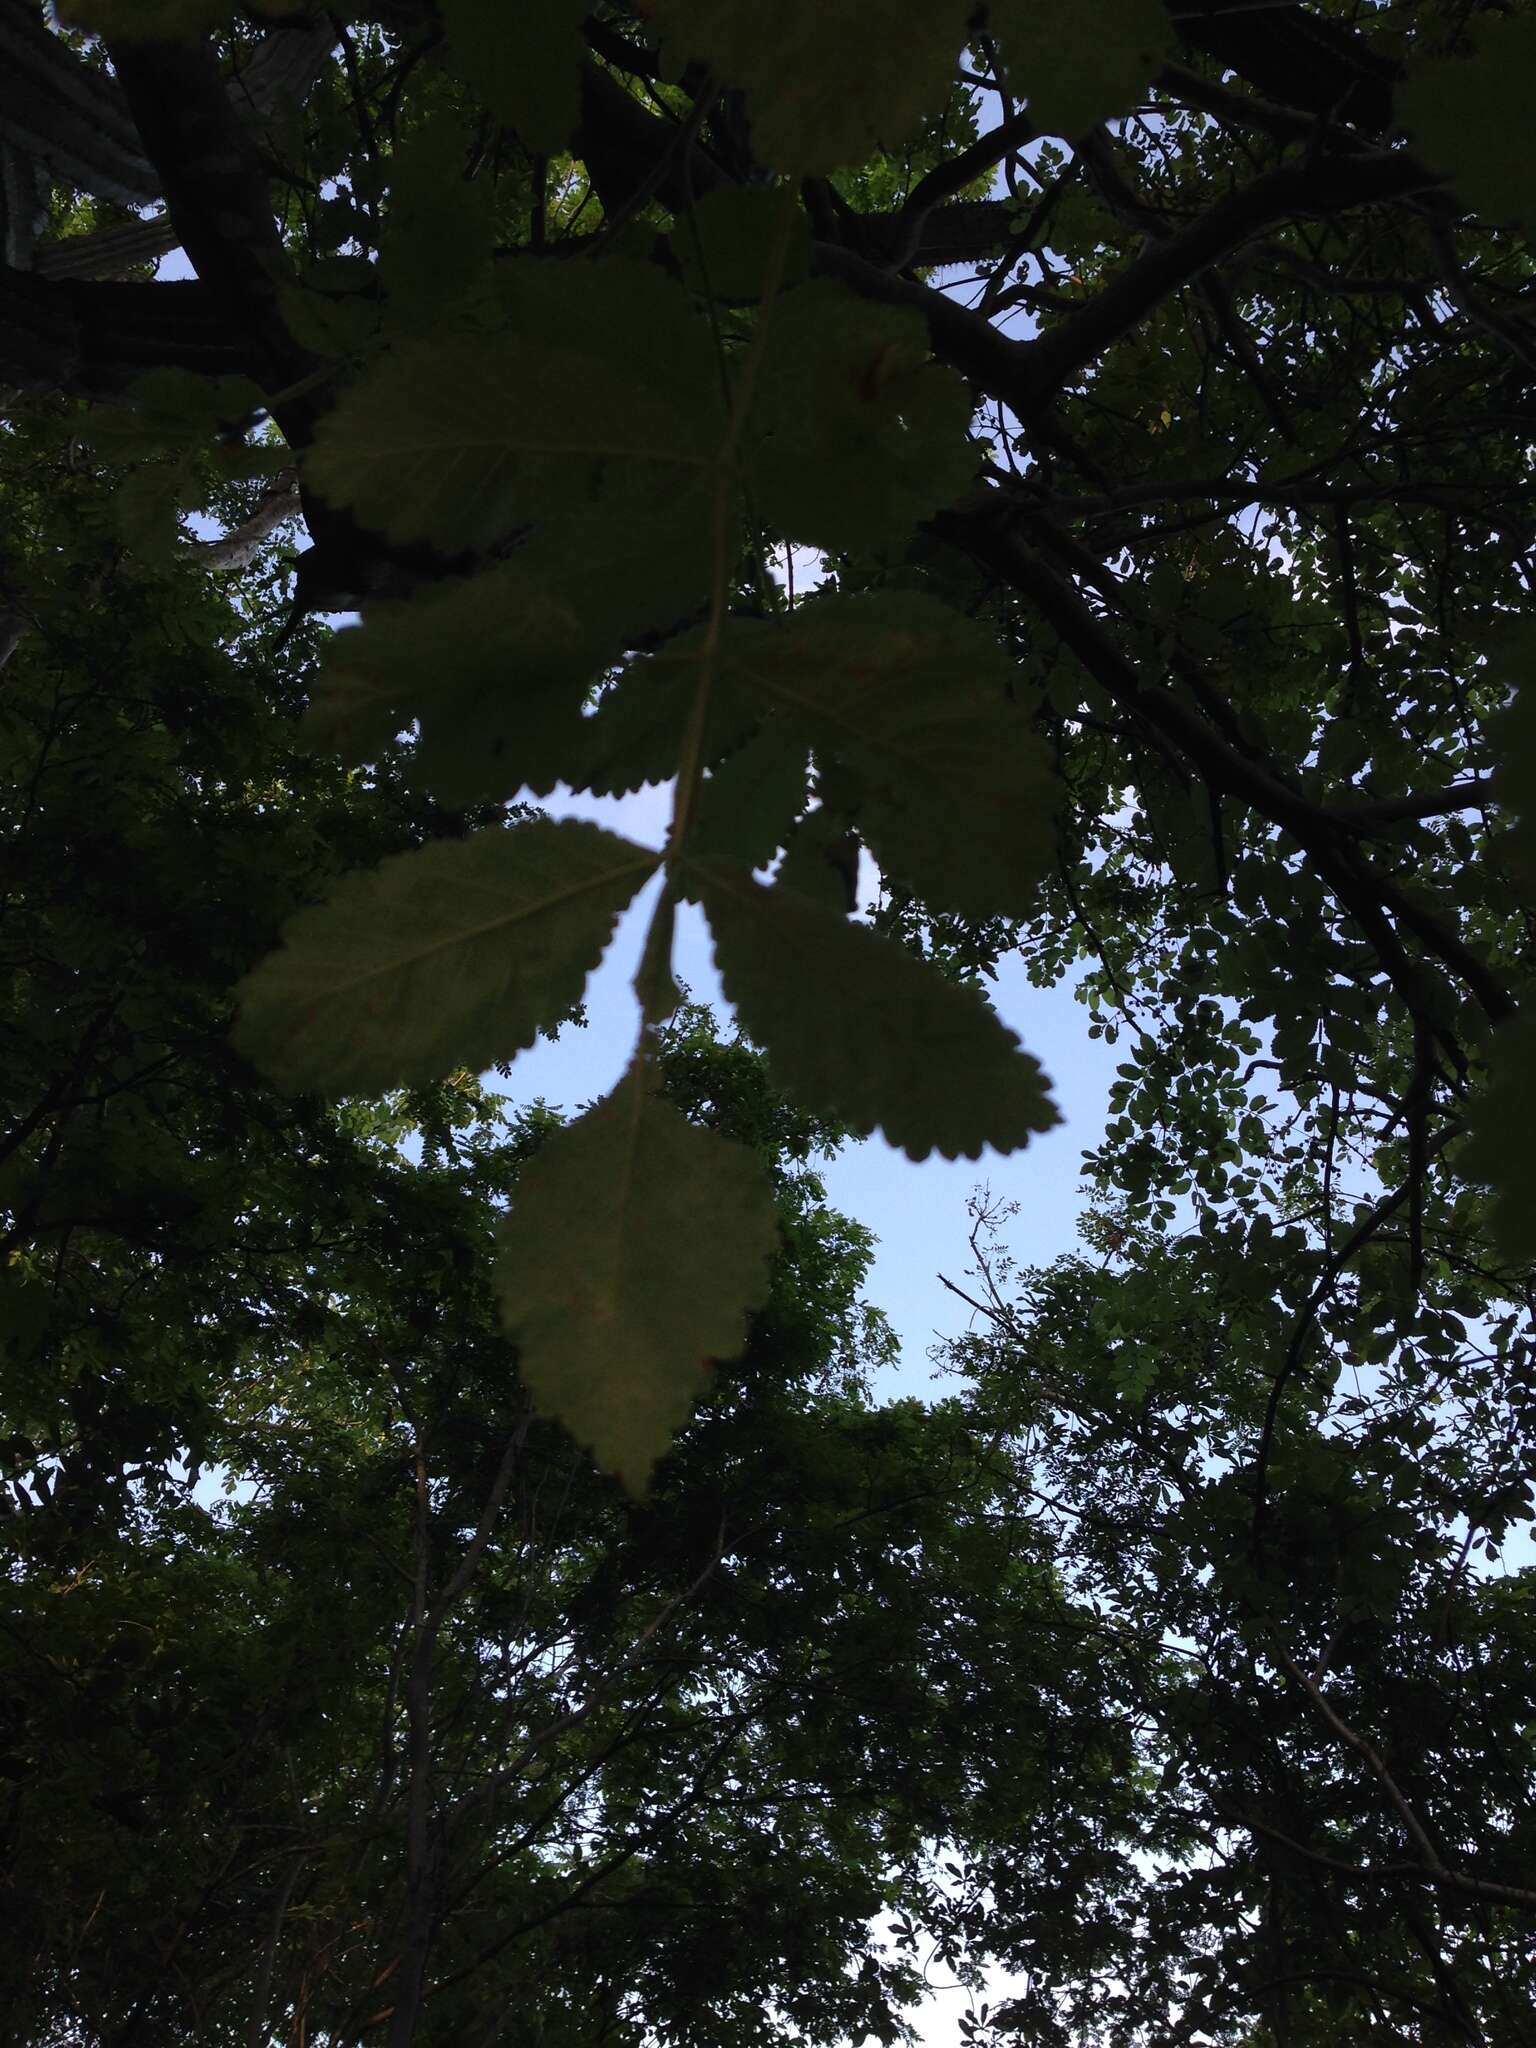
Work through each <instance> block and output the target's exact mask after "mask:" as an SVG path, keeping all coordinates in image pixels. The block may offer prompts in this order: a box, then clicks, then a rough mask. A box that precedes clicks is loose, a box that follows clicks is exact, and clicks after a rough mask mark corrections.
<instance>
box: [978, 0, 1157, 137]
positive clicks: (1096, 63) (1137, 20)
mask: <svg viewBox="0 0 1536 2048" xmlns="http://www.w3.org/2000/svg"><path fill="white" fill-rule="evenodd" d="M987 19H988V21H989V23H990V25H991V27H992V31H993V33H994V34H995V35H996V36H997V38H998V42H999V44H1000V47H1001V54H1002V62H1003V72H1004V76H1005V78H1006V80H1007V83H1008V87H1009V90H1010V91H1012V92H1015V93H1017V94H1018V95H1019V97H1020V98H1021V99H1023V100H1025V101H1026V102H1027V104H1028V107H1029V111H1030V113H1031V114H1033V115H1034V117H1035V118H1036V120H1037V121H1038V122H1039V124H1040V127H1041V129H1042V130H1043V131H1044V132H1045V133H1046V134H1048V135H1064V136H1066V137H1067V138H1068V139H1069V140H1070V139H1071V138H1072V137H1074V136H1079V135H1086V134H1087V133H1088V132H1089V130H1090V129H1092V128H1097V127H1098V126H1099V124H1100V123H1101V122H1103V121H1109V120H1112V119H1113V118H1114V117H1115V115H1117V114H1128V113H1129V112H1130V111H1131V109H1132V107H1134V106H1135V105H1136V103H1137V101H1138V100H1140V99H1141V98H1142V97H1143V96H1144V94H1145V93H1146V90H1147V87H1148V86H1149V85H1150V83H1151V81H1152V76H1153V73H1154V72H1155V71H1156V70H1157V67H1158V65H1159V64H1160V63H1161V62H1162V60H1163V58H1164V57H1165V56H1166V55H1167V53H1168V50H1169V47H1170V45H1171V43H1172V40H1173V37H1172V32H1171V29H1170V25H1169V20H1168V15H1167V11H1166V10H1165V9H1164V8H1163V7H1162V6H1160V5H1159V4H1158V0H1074V4H1073V5H1071V6H1049V5H1042V4H1041V0H990V5H989V7H988V10H987Z"/></svg>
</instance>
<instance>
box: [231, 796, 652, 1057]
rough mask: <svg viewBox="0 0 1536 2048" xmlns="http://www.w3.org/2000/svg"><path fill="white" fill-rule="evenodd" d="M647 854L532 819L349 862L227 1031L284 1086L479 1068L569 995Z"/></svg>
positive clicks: (509, 1050)
mask: <svg viewBox="0 0 1536 2048" xmlns="http://www.w3.org/2000/svg"><path fill="white" fill-rule="evenodd" d="M655 866H656V855H655V854H654V853H651V852H648V851H647V850H646V848H644V847H643V846H635V845H632V844H631V843H630V841H628V840H627V839H619V838H617V837H615V835H614V834H613V833H611V832H604V831H602V830H600V829H599V828H598V827H597V826H596V825H587V824H580V823H577V822H575V821H573V820H565V821H561V822H558V823H557V822H554V821H552V820H550V819H543V818H541V819H536V820H534V821H532V822H531V823H528V824H524V825H514V826H511V827H509V828H507V829H506V830H497V831H489V832H481V833H477V834H476V835H475V836H474V837H473V838H469V839H460V840H450V841H441V842H439V843H438V844H436V845H433V846H427V847H423V848H422V849H421V850H420V851H418V852H415V853H405V854H400V855H398V856H396V858H394V859H393V860H387V861H385V862H384V864H383V866H382V867H379V868H376V869H374V870H372V871H371V872H369V873H366V874H359V875H351V876H348V877H347V879H346V880H345V881H343V882H342V883H341V885H340V887H339V888H338V889H337V890H336V891H335V893H334V895H332V896H331V897H330V898H329V899H328V900H327V901H326V902H324V903H321V904H317V905H315V906H313V907H312V908H310V909H308V910H302V911H300V912H299V914H298V916H297V917H295V918H293V919H292V920H291V921H290V923H289V924H288V926H287V927H286V930H285V932H284V943H283V945H282V946H281V947H280V948H279V949H278V951H277V952H275V953H273V954H271V955H270V956H269V957H268V958H267V959H266V960H264V961H263V962H262V963H261V965H260V966H259V967H258V968H257V969H256V970H255V972H254V973H253V974H251V975H249V976H247V978H246V980H245V981H244V982H242V983H241V985H240V988H239V990H238V992H237V994H238V999H239V1004H240V1009H239V1014H238V1016H237V1018H236V1022H235V1042H236V1044H237V1045H238V1047H239V1048H240V1050H241V1051H242V1052H244V1053H245V1054H246V1056H247V1057H248V1058H249V1059H251V1060H252V1061H253V1062H254V1063H255V1064H256V1065H257V1066H259V1067H260V1068H261V1069H262V1070H263V1071H264V1072H265V1073H266V1074H267V1075H269V1076H270V1078H271V1079H272V1080H274V1081H275V1082H276V1083H277V1084H278V1086H279V1087H281V1088H285V1089H289V1090H298V1089H306V1088H312V1089H316V1090H320V1091H322V1092H324V1093H326V1094H329V1095H341V1094H350V1093H356V1094H368V1093H378V1092H381V1091H383V1090H384V1089H387V1088H390V1087H394V1086H397V1085H400V1084H403V1083H408V1082H425V1081H432V1080H437V1079H440V1078H441V1077H442V1075H443V1074H445V1073H447V1072H449V1071H450V1070H451V1069H453V1068H455V1067H461V1066H462V1067H473V1068H484V1067H489V1066H492V1065H496V1064H499V1063H501V1062H503V1061H506V1060H509V1059H511V1058H512V1056H513V1055H514V1054H515V1053H518V1052H520V1051H522V1049H523V1048H524V1047H525V1046H529V1045H532V1043H533V1041H534V1039H535V1038H536V1037H537V1036H538V1033H539V1031H540V1030H541V1029H543V1028H545V1027H546V1026H549V1025H553V1024H556V1023H558V1022H559V1021H560V1020H561V1019H562V1018H563V1017H565V1016H566V1015H567V1014H568V1013H569V1012H570V1010H571V1009H572V1008H573V1006H574V1005H575V1004H576V1003H577V1002H578V1001H579V1000H580V998H581V992H582V989H583V988H584V987H585V985H586V979H587V976H588V974H589V973H590V972H591V970H592V969H593V968H594V967H595V966H596V965H597V962H598V960H599V959H600V958H601V957H602V953H603V948H604V947H605V946H606V945H607V943H608V940H609V938H610V936H611V935H612V932H613V927H614V925H615V923H616V922H617V919H618V917H619V914H620V913H621V911H622V910H623V909H624V908H625V906H626V905H627V904H628V903H629V901H630V899H631V898H632V897H633V896H634V894H635V892H636V890H637V889H638V888H639V887H640V885H641V883H642V882H643V881H644V880H645V879H646V877H647V875H649V874H650V873H651V872H652V870H653V869H654V868H655Z"/></svg>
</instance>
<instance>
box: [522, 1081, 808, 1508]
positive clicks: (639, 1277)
mask: <svg viewBox="0 0 1536 2048" xmlns="http://www.w3.org/2000/svg"><path fill="white" fill-rule="evenodd" d="M500 1235H501V1245H500V1256H499V1260H498V1266H497V1282H496V1284H497V1290H498V1293H499V1294H500V1297H501V1304H502V1312H503V1315H504V1317H505V1320H506V1324H507V1327H508V1329H509V1331H510V1332H511V1334H512V1336H513V1337H514V1338H515V1339H516V1341H517V1343H518V1345H519V1347H520V1361H519V1362H520V1368H521V1371H522V1376H523V1380H524V1382H525V1384H526V1385H527V1387H528V1390H529V1392H530V1393H531V1394H532V1396H533V1399H534V1402H535V1404H536V1405H537V1407H538V1409H539V1411H540V1413H541V1414H545V1415H552V1416H556V1417H558V1418H559V1420H560V1421H562V1422H563V1423H564V1424H565V1426H566V1427H567V1428H568V1429H569V1430H570V1432H571V1434H572V1435H573V1436H575V1437H577V1438H578V1439H579V1440H580V1441H581V1442H582V1443H584V1444H588V1445H590V1446H591V1448H592V1450H593V1453H594V1454H595V1456H596V1458H597V1461H598V1463H599V1464H600V1465H601V1466H602V1467H603V1468H604V1470H605V1471H609V1472H613V1473H616V1474H617V1475H618V1477H619V1478H620V1479H621V1480H622V1481H623V1483H624V1485H625V1486H626V1487H628V1488H629V1490H630V1492H632V1493H636V1494H643V1493H644V1491H645V1487H646V1482H647V1480H648V1478H649V1475H650V1471H651V1467H652V1466H653V1465H654V1464H655V1462H656V1460H657V1459H658V1458H659V1457H661V1456H662V1455H663V1453H664V1452H665V1451H666V1450H667V1448H668V1446H669V1444H670V1443H671V1441H672V1438H673V1436H674V1435H675V1434H676V1432H677V1431H678V1430H679V1429H680V1428H681V1427H682V1425H683V1424H684V1423H685V1422H686V1421H687V1419H688V1416H689V1413H690V1412H691V1410H692V1408H693V1404H694V1402H695V1401H696V1400H697V1399H698V1397H699V1395H700V1394H701V1393H702V1392H703V1391H704V1387H705V1384H706V1379H707V1373H708V1369H709V1363H710V1361H711V1360H713V1359H715V1358H730V1357H734V1356H735V1354H736V1353H737V1352H739V1351H740V1350H741V1348H742V1345H743V1343H744V1342H745V1339H746V1315H747V1311H748V1310H749V1309H751V1308H753V1307H755V1306H756V1305H757V1304H758V1303H759V1302H761V1301H762V1300H763V1299H764V1298H765V1297H766V1295H767V1291H768V1259H769V1255H770V1253H771V1252H772V1250H773V1248H774V1243H775V1224H774V1208H773V1197H772V1192H771V1189H770V1186H769V1182H768V1177H767V1175H766V1174H765V1173H764V1171H763V1168H762V1165H761V1163H760V1162H759V1160H758V1159H757V1158H756V1156H755V1155H754V1154H753V1153H752V1152H751V1151H750V1150H749V1149H748V1148H747V1147H746V1146H745V1145H740V1144H737V1143H736V1142H735V1141H734V1140H733V1139H729V1138H724V1137H721V1136H720V1135H719V1134H718V1133H717V1132H713V1131H704V1130H700V1129H699V1128H698V1126H697V1125H695V1124H691V1123H689V1122H688V1121H687V1119H686V1118H685V1117H683V1116H681V1115H680V1114H679V1112H678V1111H677V1110H675V1109H674V1108H672V1106H671V1105H670V1104H669V1103H666V1102H663V1101H661V1100H660V1099H659V1098H658V1097H657V1096H656V1095H655V1094H653V1093H652V1092H651V1088H650V1085H649V1074H648V1072H647V1070H646V1067H645V1065H644V1063H643V1062H640V1061H637V1062H636V1064H635V1065H634V1066H633V1067H631V1069H630V1071H629V1072H628V1074H626V1076H625V1077H624V1079H623V1080H622V1081H621V1082H620V1083H619V1086H618V1087H617V1088H616V1089H615V1090H614V1092H613V1094H612V1095H610V1096H608V1097H607V1098H606V1099H605V1100H604V1101H602V1102H600V1103H598V1104H597V1106H596V1107H595V1108H593V1109H590V1110H588V1111H587V1113H586V1115H585V1116H583V1117H581V1118H580V1119H579V1120H578V1121H577V1122H576V1123H574V1124H571V1125H569V1126H568V1127H567V1128H566V1129H565V1130H563V1131H561V1132H560V1133H559V1134H558V1135H557V1136H556V1137H554V1138H552V1139H551V1140H550V1141H549V1143H548V1144H547V1145H546V1146H544V1148H543V1149H542V1150H541V1151H539V1152H538V1153H536V1154H535V1155H534V1157H533V1159H532V1160H531V1161H530V1163H529V1165H528V1166H527V1168H526V1169H525V1171H524V1173H523V1175H522V1177H521V1179H520V1180H519V1182H518V1186H517V1191H516V1195H515V1197H514V1200H513V1205H512V1210H511V1214H510V1215H509V1216H508V1217H507V1219H506V1221H505V1223H504V1224H503V1225H502V1228H501V1233H500Z"/></svg>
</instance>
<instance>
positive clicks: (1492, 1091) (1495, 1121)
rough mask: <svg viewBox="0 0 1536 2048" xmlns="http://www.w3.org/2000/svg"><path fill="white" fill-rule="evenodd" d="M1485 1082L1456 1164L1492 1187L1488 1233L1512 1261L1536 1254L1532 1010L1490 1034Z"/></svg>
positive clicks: (1535, 1030)
mask: <svg viewBox="0 0 1536 2048" xmlns="http://www.w3.org/2000/svg"><path fill="white" fill-rule="evenodd" d="M1488 1067H1489V1077H1488V1084H1487V1087H1486V1089H1485V1090H1484V1092H1483V1094H1482V1096H1481V1097H1480V1099H1479V1100H1478V1102H1477V1103H1476V1105H1475V1106H1474V1108H1473V1110H1472V1113H1471V1115H1470V1116H1469V1118H1468V1120H1467V1121H1468V1127H1469V1129H1470V1132H1471V1139H1470V1142H1469V1143H1468V1144H1467V1145H1465V1146H1464V1147H1463V1149H1462V1152H1461V1156H1460V1158H1459V1160H1458V1162H1457V1163H1458V1165H1459V1167H1460V1169H1461V1171H1462V1172H1463V1173H1464V1174H1465V1175H1466V1176H1467V1177H1468V1179H1470V1180H1476V1181H1483V1182H1486V1183H1488V1184H1489V1185H1490V1186H1491V1187H1492V1189H1493V1213H1492V1224H1493V1237H1494V1241H1495V1243H1496V1244H1497V1245H1498V1247H1499V1250H1500V1251H1501V1252H1502V1253H1503V1255H1504V1256H1505V1257H1506V1258H1507V1259H1508V1260H1509V1261H1510V1262H1511V1263H1512V1264H1524V1263H1525V1262H1526V1261H1527V1260H1529V1259H1531V1258H1536V1146H1533V1145H1532V1143H1531V1133H1532V1132H1533V1131H1536V1014H1529V1013H1528V1014H1525V1015H1522V1016H1520V1017H1518V1018H1516V1019H1515V1021H1514V1022H1513V1023H1510V1024H1505V1025H1504V1026H1502V1027H1501V1028H1500V1030H1499V1031H1498V1032H1496V1033H1495V1035H1494V1038H1493V1043H1492V1045H1491V1047H1490V1050H1489V1059H1488Z"/></svg>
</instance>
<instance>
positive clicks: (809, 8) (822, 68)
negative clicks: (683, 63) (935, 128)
mask: <svg viewBox="0 0 1536 2048" xmlns="http://www.w3.org/2000/svg"><path fill="white" fill-rule="evenodd" d="M970 11H971V10H970V6H969V4H968V0H896V4H892V0H838V5H836V6H835V7H828V6H826V5H825V4H823V0H779V4H777V5H775V6H772V7H767V6H764V5H763V4H762V0H657V4H656V7H655V15H656V19H657V21H658V23H659V24H660V27H661V29H662V32H663V34H664V35H665V36H666V37H667V38H668V40H669V42H670V44H671V45H672V46H673V47H674V48H675V50H676V52H677V53H678V54H679V55H681V56H685V57H695V58H698V59H700V60H701V61H702V62H704V63H706V64H708V65H709V66H710V68H711V70H712V71H714V72H715V73H716V75H717V76H718V77H719V78H720V79H721V80H722V82H723V83H725V84H727V85H731V86H739V87H740V88H741V89H742V90H743V91H744V92H745V94H746V102H747V114H748V118H749V119H750V121H751V123H752V140H753V145H754V148H755V150H756V152H757V154H758V155H759V156H760V157H761V158H762V160H763V162H764V163H766V164H768V165H770V166H771V167H772V168H773V169H774V170H778V171H788V172H791V173H794V174H796V175H800V176H804V175H807V174H811V173H816V172H824V171H835V170H837V169H838V168H839V166H841V165H843V164H851V163H859V162H861V161H862V160H863V159H864V158H865V157H867V156H868V155H869V153H870V150H871V148H872V147H877V146H879V145H881V144H885V145H887V146H894V145H896V144H898V143H901V142H904V141H906V140H907V139H908V137H909V136H910V135H911V134H912V131H913V130H914V129H915V128H916V127H917V126H918V124H919V122H920V121H921V120H922V118H923V116H924V115H925V114H930V113H933V112H936V111H937V110H938V109H939V108H941V107H942V106H943V104H944V101H945V97H946V95H947V93H948V91H949V87H950V84H951V81H952V80H953V78H954V75H955V71H956V68H957V65H958V62H959V56H960V47H961V45H962V44H963V43H964V41H965V30H966V21H967V17H968V15H969V13H970Z"/></svg>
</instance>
